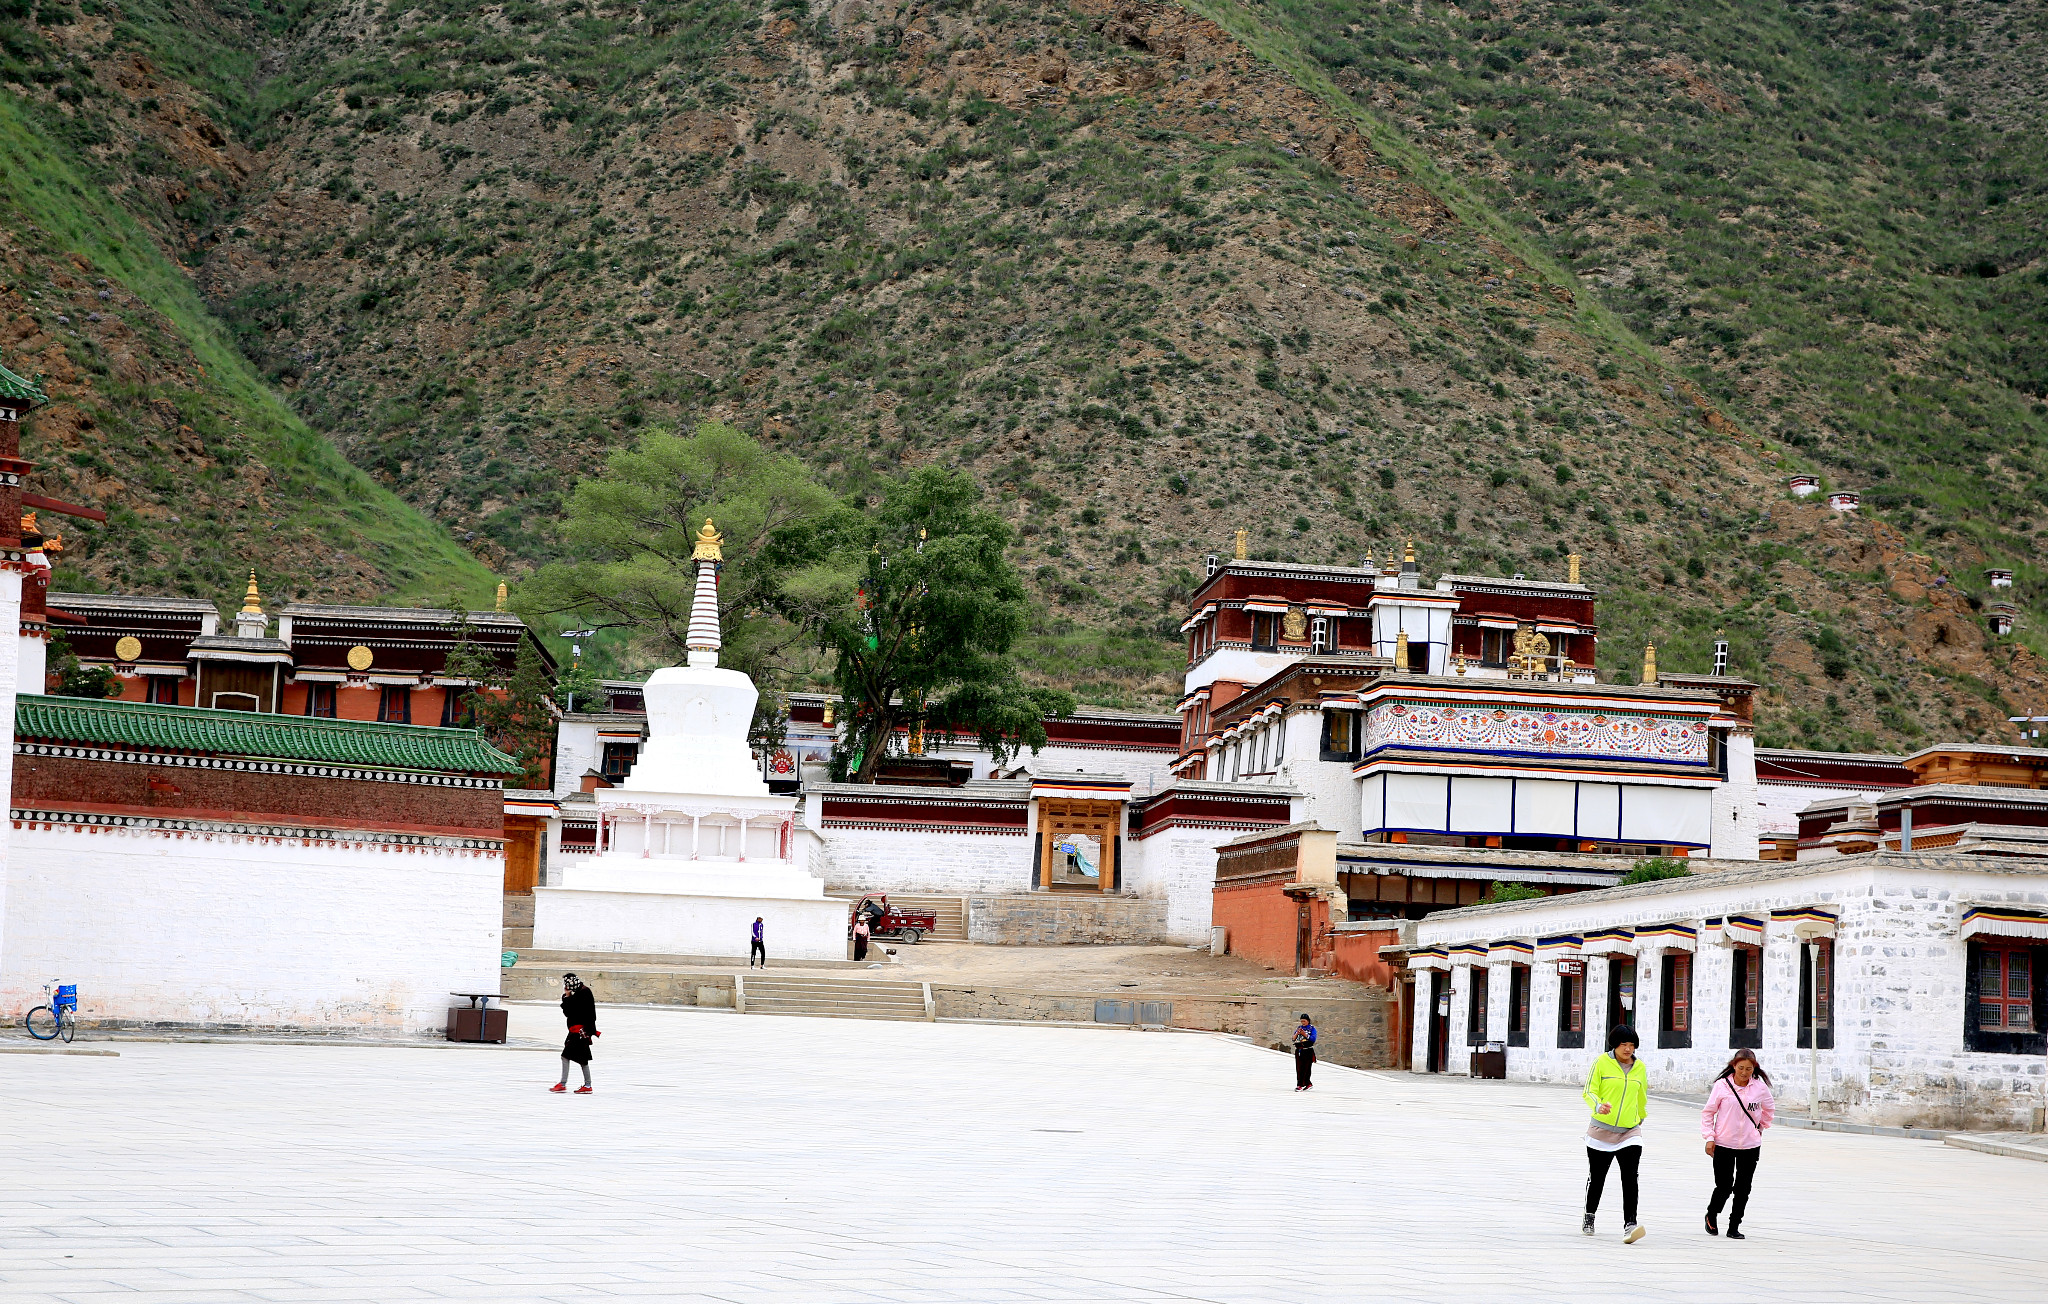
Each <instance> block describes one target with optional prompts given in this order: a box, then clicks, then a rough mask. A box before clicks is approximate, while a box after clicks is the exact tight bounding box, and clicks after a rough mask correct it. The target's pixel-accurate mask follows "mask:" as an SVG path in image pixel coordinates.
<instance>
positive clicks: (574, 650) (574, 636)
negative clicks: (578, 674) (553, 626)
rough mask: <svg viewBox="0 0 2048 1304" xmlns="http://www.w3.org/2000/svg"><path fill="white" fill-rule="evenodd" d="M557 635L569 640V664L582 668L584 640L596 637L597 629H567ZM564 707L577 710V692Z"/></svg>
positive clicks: (570, 696) (565, 709)
mask: <svg viewBox="0 0 2048 1304" xmlns="http://www.w3.org/2000/svg"><path fill="white" fill-rule="evenodd" d="M555 637H556V638H565V639H568V640H569V664H570V665H571V666H573V667H576V668H577V669H581V668H582V666H583V641H584V640H585V639H590V638H596V637H597V631H596V630H594V629H565V630H563V631H562V632H561V633H559V634H557V635H555ZM562 709H563V710H564V711H567V712H571V713H573V712H574V711H575V710H576V694H575V693H574V692H573V691H572V692H571V693H570V694H569V703H568V705H567V706H565V707H563V708H562Z"/></svg>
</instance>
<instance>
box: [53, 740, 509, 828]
mask: <svg viewBox="0 0 2048 1304" xmlns="http://www.w3.org/2000/svg"><path fill="white" fill-rule="evenodd" d="M14 805H15V806H17V807H21V806H38V807H44V808H50V807H55V808H58V809H66V810H94V811H107V812H127V813H136V814H150V815H161V816H172V817H178V818H184V819H217V820H234V821H240V822H248V821H250V820H269V819H279V820H294V821H298V822H301V823H307V824H316V825H319V826H321V827H324V828H354V829H367V830H380V831H385V832H399V833H442V834H457V835H481V836H484V837H502V836H503V835H504V827H505V795H504V791H503V790H502V789H501V788H498V787H496V786H492V787H485V788H454V787H437V786H432V785H428V784H414V783H386V782H380V781H377V780H370V779H326V778H317V777H309V776H306V775H295V774H252V773H248V772H246V771H240V770H206V769H188V768H185V767H183V766H173V765H144V764H134V763H130V762H123V761H92V760H85V759H82V758H79V757H73V756H28V755H18V756H16V757H15V758H14Z"/></svg>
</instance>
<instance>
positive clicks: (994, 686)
mask: <svg viewBox="0 0 2048 1304" xmlns="http://www.w3.org/2000/svg"><path fill="white" fill-rule="evenodd" d="M980 498H981V491H980V490H979V489H978V488H977V487H976V486H975V484H974V482H973V481H972V480H970V479H968V478H967V477H966V476H965V475H962V474H960V473H958V472H954V471H945V470H941V469H939V468H937V467H931V466H926V467H920V468H918V469H917V470H915V471H912V472H910V473H909V474H908V475H906V476H904V477H903V478H902V479H900V480H897V481H896V482H894V483H893V484H891V485H890V486H889V487H888V488H887V489H886V490H885V491H884V492H883V494H882V496H881V499H880V501H879V502H877V503H875V504H874V505H872V506H869V507H865V508H863V507H857V506H851V505H848V506H842V507H840V508H839V509H838V510H836V511H833V512H831V513H828V514H825V515H821V516H819V517H816V518H814V519H812V520H810V521H807V522H803V523H800V524H797V525H794V526H791V527H789V528H786V529H784V530H782V531H780V532H779V533H778V534H777V536H776V539H775V541H774V544H773V545H772V547H771V549H770V554H771V555H770V557H769V559H768V560H769V561H770V562H771V564H772V565H773V566H774V568H775V569H777V570H778V571H780V572H782V580H781V584H780V600H781V604H782V610H783V611H784V612H785V613H786V614H787V615H788V616H789V618H790V620H791V621H792V623H794V624H796V625H799V626H800V627H802V628H803V629H805V630H807V631H809V632H810V633H811V634H812V635H813V636H814V637H815V638H816V639H817V642H818V645H819V647H821V648H822V649H823V650H824V651H825V652H827V653H828V654H830V655H831V656H832V657H833V658H834V663H835V664H834V679H835V682H836V685H837V687H838V690H839V693H840V695H841V697H842V698H844V699H845V701H846V703H847V712H846V716H847V723H846V734H845V742H844V744H843V745H842V747H841V749H840V754H839V755H837V756H836V757H835V758H834V771H835V773H838V774H842V775H844V776H846V777H848V778H851V779H852V780H854V781H855V782H862V783H867V782H872V781H873V780H874V776H875V772H876V770H877V769H878V768H879V767H880V765H881V763H882V761H883V759H884V757H885V755H886V754H887V751H888V747H889V745H890V743H891V740H892V739H893V738H894V737H895V731H896V729H897V728H898V727H900V726H907V725H910V724H912V723H913V722H915V721H917V720H919V719H922V720H923V722H924V724H925V727H926V728H927V729H929V730H934V731H947V732H956V733H967V734H972V735H973V736H974V737H975V738H976V739H978V740H979V741H980V743H981V745H982V746H984V747H986V748H988V749H989V751H991V752H992V753H994V754H995V756H996V758H997V759H998V760H1004V759H1007V758H1008V757H1009V756H1011V755H1013V754H1014V753H1015V752H1016V751H1017V750H1019V749H1020V748H1024V747H1028V748H1030V749H1032V750H1033V751H1036V750H1037V749H1038V748H1040V747H1042V746H1044V745H1045V740H1046V739H1045V726H1044V723H1043V721H1044V717H1045V716H1046V715H1048V714H1052V715H1065V714H1067V713H1068V712H1070V711H1072V710H1073V709H1074V699H1073V698H1072V697H1071V696H1070V695H1068V694H1066V693H1062V692H1058V691H1056V690H1051V689H1044V688H1034V687H1031V686H1030V685H1027V684H1025V683H1024V682H1023V680H1022V679H1021V678H1020V677H1019V676H1018V673H1017V667H1016V664H1015V662H1014V661H1013V660H1012V658H1011V649H1012V647H1013V646H1014V645H1015V643H1016V641H1017V638H1018V636H1019V635H1020V634H1021V633H1022V632H1023V631H1024V629H1025V627H1026V624H1027V620H1028V614H1029V609H1028V607H1027V605H1026V596H1027V595H1026V591H1025V588H1024V583H1023V580H1022V579H1021V578H1020V577H1019V576H1018V575H1017V572H1016V570H1015V569H1014V568H1013V567H1012V566H1011V565H1010V563H1009V560H1008V558H1007V557H1006V556H1005V555H1004V549H1005V547H1007V545H1008V544H1009V541H1010V530H1009V527H1008V526H1007V525H1005V524H1004V523H1003V521H1002V519H1001V518H1000V517H998V516H997V515H996V514H995V513H993V512H990V511H987V510H985V509H984V508H982V506H981V505H980Z"/></svg>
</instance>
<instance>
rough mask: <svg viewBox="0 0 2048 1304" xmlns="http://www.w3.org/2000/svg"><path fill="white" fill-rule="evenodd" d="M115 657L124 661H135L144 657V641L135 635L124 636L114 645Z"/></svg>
mask: <svg viewBox="0 0 2048 1304" xmlns="http://www.w3.org/2000/svg"><path fill="white" fill-rule="evenodd" d="M114 655H115V657H117V658H119V659H120V660H122V661H133V660H135V658H137V657H139V656H141V655H142V640H141V639H139V638H137V637H135V635H133V634H123V635H122V636H121V638H120V640H119V641H118V642H116V643H115V644H114Z"/></svg>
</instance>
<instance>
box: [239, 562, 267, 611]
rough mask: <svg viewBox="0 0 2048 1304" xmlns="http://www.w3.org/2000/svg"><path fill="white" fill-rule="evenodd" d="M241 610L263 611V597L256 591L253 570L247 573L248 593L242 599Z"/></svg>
mask: <svg viewBox="0 0 2048 1304" xmlns="http://www.w3.org/2000/svg"><path fill="white" fill-rule="evenodd" d="M242 610H244V611H261V610H263V595H262V594H260V593H258V592H257V591H256V572H255V571H253V570H252V571H250V572H249V592H248V593H247V594H245V595H244V596H243V598H242Z"/></svg>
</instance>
